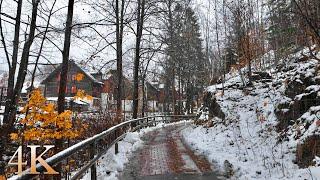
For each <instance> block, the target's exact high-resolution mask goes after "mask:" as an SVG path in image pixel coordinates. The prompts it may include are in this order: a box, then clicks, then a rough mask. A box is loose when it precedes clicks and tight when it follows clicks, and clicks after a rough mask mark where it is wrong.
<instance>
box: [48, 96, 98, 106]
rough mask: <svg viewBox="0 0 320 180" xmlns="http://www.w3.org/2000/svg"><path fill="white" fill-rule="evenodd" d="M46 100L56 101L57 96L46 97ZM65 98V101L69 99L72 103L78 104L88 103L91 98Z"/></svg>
mask: <svg viewBox="0 0 320 180" xmlns="http://www.w3.org/2000/svg"><path fill="white" fill-rule="evenodd" d="M47 100H48V101H58V97H47ZM65 100H67V101H71V100H73V102H74V103H76V104H80V105H88V104H90V103H91V102H92V100H88V99H86V98H85V99H79V98H77V99H74V98H73V97H65Z"/></svg>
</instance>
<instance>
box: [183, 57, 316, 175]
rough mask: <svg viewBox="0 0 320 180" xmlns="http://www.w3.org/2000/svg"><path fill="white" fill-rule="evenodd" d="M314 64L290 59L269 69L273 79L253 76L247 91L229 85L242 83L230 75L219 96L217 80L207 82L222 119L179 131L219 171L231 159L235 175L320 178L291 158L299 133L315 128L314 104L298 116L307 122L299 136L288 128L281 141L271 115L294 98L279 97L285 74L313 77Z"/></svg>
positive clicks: (312, 61)
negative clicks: (285, 66)
mask: <svg viewBox="0 0 320 180" xmlns="http://www.w3.org/2000/svg"><path fill="white" fill-rule="evenodd" d="M315 63H317V62H315V61H314V60H310V61H306V62H299V63H296V64H292V66H293V67H294V68H293V69H292V70H290V71H285V72H276V71H274V70H270V71H271V72H272V71H273V72H274V73H273V80H272V82H260V81H257V82H254V85H253V87H250V88H248V89H247V90H240V89H239V88H236V87H237V86H233V87H231V86H232V85H235V84H238V85H239V84H242V82H241V78H240V77H239V76H237V75H236V76H233V77H230V79H229V80H228V81H227V82H226V83H225V84H224V86H225V87H227V88H226V90H225V92H224V95H223V96H222V93H221V88H222V84H217V85H213V86H210V87H208V88H207V91H209V92H211V93H213V94H214V95H215V98H216V100H217V103H218V104H219V105H220V107H221V110H222V111H223V112H224V113H225V115H226V118H225V120H221V119H219V118H216V117H215V118H213V119H212V120H209V121H211V122H212V123H213V124H211V125H210V126H212V127H210V126H209V125H208V124H207V126H206V125H203V126H196V125H193V126H190V127H189V128H187V129H185V130H184V131H183V132H182V135H183V138H184V140H185V141H186V143H188V144H189V145H190V146H191V148H193V149H194V150H196V151H198V152H199V153H201V154H204V155H205V156H206V157H207V158H208V160H209V161H211V162H212V163H213V164H215V165H217V167H218V168H220V170H222V171H223V170H224V169H225V167H224V166H225V165H226V160H227V161H228V162H230V163H231V164H232V166H233V170H234V175H233V176H232V178H234V179H320V167H313V166H311V167H309V168H305V169H299V167H298V166H297V165H296V164H295V163H294V161H295V159H296V147H297V144H298V143H299V142H302V141H303V138H305V137H304V136H309V135H311V134H313V133H314V132H318V131H319V125H318V124H316V123H317V118H315V117H316V116H314V115H312V113H314V112H315V111H317V110H318V109H319V108H317V107H316V106H315V107H311V108H310V109H309V111H308V112H306V113H305V114H304V115H303V116H302V117H301V118H300V119H307V120H306V121H310V124H311V125H310V126H309V127H308V128H306V129H301V131H299V132H302V136H301V138H293V136H294V135H295V133H294V132H289V133H291V134H292V135H291V136H289V135H290V134H287V135H288V140H286V141H279V139H280V134H279V133H278V132H277V131H276V125H277V124H278V120H277V117H276V115H275V108H277V104H279V103H281V102H284V101H289V102H290V101H292V100H293V99H290V98H288V97H286V96H284V92H285V88H286V83H284V81H285V79H286V78H289V79H290V78H291V80H293V79H292V78H299V77H300V76H298V75H299V74H300V75H301V74H304V76H303V77H306V76H309V75H310V76H317V74H316V72H314V71H313V70H312V69H315V68H314V67H316V66H317V65H316V66H313V65H315ZM311 66H313V67H311ZM309 67H310V68H309ZM290 73H291V74H290ZM316 78H317V77H316ZM316 88H318V86H317V87H315V86H314V85H313V87H307V88H306V91H308V90H310V89H312V90H316V91H318V90H319V89H316ZM298 96H299V95H298ZM298 96H296V97H295V98H297V97H298ZM201 118H202V119H207V120H208V113H207V112H202V115H201ZM300 119H299V120H300ZM301 121H302V120H300V121H298V122H301ZM302 122H304V121H302ZM291 129H293V128H291ZM315 158H316V157H315ZM227 164H228V163H227Z"/></svg>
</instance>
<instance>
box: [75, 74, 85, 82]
mask: <svg viewBox="0 0 320 180" xmlns="http://www.w3.org/2000/svg"><path fill="white" fill-rule="evenodd" d="M83 78H84V75H83V74H82V73H77V74H76V75H75V80H76V81H82V80H83Z"/></svg>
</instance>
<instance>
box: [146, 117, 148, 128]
mask: <svg viewBox="0 0 320 180" xmlns="http://www.w3.org/2000/svg"><path fill="white" fill-rule="evenodd" d="M146 120H147V122H146V128H147V127H148V126H149V118H148V117H147V119H146Z"/></svg>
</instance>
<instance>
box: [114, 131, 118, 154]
mask: <svg viewBox="0 0 320 180" xmlns="http://www.w3.org/2000/svg"><path fill="white" fill-rule="evenodd" d="M116 139H117V130H115V131H114V140H116ZM118 153H119V147H118V143H115V144H114V154H118Z"/></svg>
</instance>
